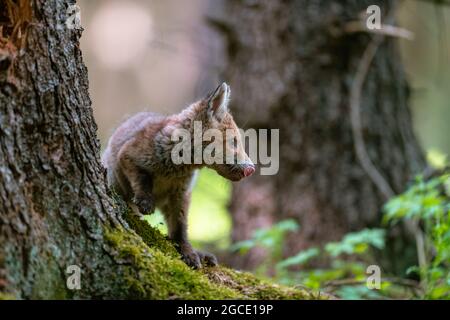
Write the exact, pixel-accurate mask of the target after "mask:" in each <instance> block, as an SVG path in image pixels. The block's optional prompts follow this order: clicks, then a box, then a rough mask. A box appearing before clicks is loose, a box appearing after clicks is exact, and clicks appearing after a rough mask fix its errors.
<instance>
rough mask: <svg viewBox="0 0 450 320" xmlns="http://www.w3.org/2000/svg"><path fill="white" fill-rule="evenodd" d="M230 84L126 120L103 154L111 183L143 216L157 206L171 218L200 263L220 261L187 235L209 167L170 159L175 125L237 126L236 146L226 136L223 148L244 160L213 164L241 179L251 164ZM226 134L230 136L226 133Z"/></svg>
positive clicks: (184, 249) (191, 261)
mask: <svg viewBox="0 0 450 320" xmlns="http://www.w3.org/2000/svg"><path fill="white" fill-rule="evenodd" d="M228 98H229V87H228V86H227V85H226V84H222V85H221V86H220V87H219V88H218V89H216V91H215V92H214V93H213V94H212V95H210V97H208V98H205V99H202V100H200V101H198V102H196V103H194V104H192V105H190V106H189V107H188V108H186V109H185V110H183V111H182V112H181V113H179V114H175V115H172V116H167V117H165V116H161V115H158V114H155V113H150V112H142V113H139V114H136V115H135V116H133V117H131V118H130V119H128V120H126V121H125V122H124V123H122V124H121V125H120V126H119V127H118V128H117V129H116V131H115V132H114V134H113V135H112V136H111V138H110V140H109V143H108V147H107V148H106V150H105V152H104V155H103V157H102V162H103V164H104V166H105V167H106V168H107V172H108V184H109V185H110V187H111V188H113V189H114V190H115V191H116V192H118V193H119V194H120V195H121V196H122V197H123V198H124V200H125V201H127V202H128V203H130V204H132V205H135V206H136V207H137V209H138V211H140V212H141V213H142V214H146V213H147V214H148V213H153V212H154V210H155V207H158V208H159V209H160V210H161V211H162V213H163V214H164V217H165V219H166V222H167V225H168V229H169V237H170V238H171V239H172V240H173V241H175V242H176V243H177V244H178V249H179V251H180V253H181V254H182V256H183V259H184V260H185V262H186V263H187V264H188V265H190V266H193V267H201V261H202V260H204V262H206V263H207V264H212V265H215V264H216V263H217V260H216V258H215V257H214V256H213V255H212V254H209V253H202V252H199V251H197V250H194V249H193V248H192V246H191V244H190V243H189V241H188V237H187V214H188V207H189V202H190V189H191V184H192V180H193V176H194V173H195V170H196V169H199V168H201V167H203V166H205V165H198V164H181V165H176V164H174V163H173V162H172V160H171V150H172V148H173V147H174V144H175V142H172V141H171V135H172V133H173V132H174V130H176V129H186V130H189V131H190V132H193V122H194V121H202V126H203V129H204V130H206V129H208V128H216V129H219V130H220V131H221V132H223V134H224V135H225V130H226V129H232V130H233V133H234V134H235V135H236V138H237V140H238V143H237V144H236V145H235V146H234V147H233V146H231V145H229V144H227V142H226V141H225V139H224V147H225V148H228V149H229V148H232V149H233V150H232V151H233V152H234V154H235V158H236V159H237V161H239V162H240V164H238V163H235V164H232V165H231V164H213V165H209V167H210V168H212V169H214V170H216V171H217V172H218V173H219V174H220V175H222V176H224V177H226V178H228V179H230V180H233V181H237V180H240V179H241V178H242V177H243V173H242V170H243V168H245V166H247V167H248V166H252V167H253V164H252V163H251V161H250V159H249V158H248V156H247V155H246V153H245V151H244V149H243V147H242V145H241V142H240V135H239V131H238V127H237V126H236V124H235V122H234V120H233V117H232V116H231V114H230V113H229V112H228V109H227V103H228ZM224 137H225V136H224Z"/></svg>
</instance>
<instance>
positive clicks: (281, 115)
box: [211, 0, 425, 268]
mask: <svg viewBox="0 0 450 320" xmlns="http://www.w3.org/2000/svg"><path fill="white" fill-rule="evenodd" d="M393 3H394V2H392V1H375V2H374V1H360V0H358V1H356V0H345V1H333V3H330V1H325V0H322V1H306V0H305V1H300V0H291V1H269V0H268V1H243V0H241V1H226V2H225V8H226V14H225V15H224V16H225V17H226V19H221V18H218V17H213V18H212V19H211V23H212V25H213V26H215V27H216V28H217V29H218V30H220V31H221V33H222V34H223V35H224V36H225V41H226V45H225V47H226V58H227V63H226V66H225V67H224V72H223V75H224V78H225V79H227V81H229V82H230V85H231V88H232V101H231V103H232V104H231V109H232V110H233V111H234V114H235V118H236V120H237V122H238V124H240V125H242V126H245V128H256V129H258V128H269V129H271V128H274V129H280V170H279V173H278V174H277V175H275V176H256V177H252V178H251V179H247V180H245V181H243V182H242V183H239V184H236V185H235V186H234V188H233V197H232V202H231V212H232V217H233V234H232V239H233V241H240V240H243V239H248V238H249V237H251V234H252V232H253V231H254V230H255V228H261V227H266V226H267V225H269V224H270V223H272V222H274V221H278V220H282V219H287V218H294V219H296V220H297V221H298V222H299V224H300V231H299V232H298V233H297V234H295V235H291V236H290V237H289V239H288V243H286V245H285V254H286V255H292V254H295V253H297V252H298V251H299V250H302V249H305V248H308V247H311V246H315V245H320V244H323V243H325V242H328V241H334V240H338V239H340V238H341V237H342V236H343V235H344V234H345V233H347V232H350V231H356V230H360V229H362V228H364V227H375V226H378V225H379V224H380V217H381V207H382V205H383V204H384V203H385V201H386V198H385V197H384V196H383V194H382V193H381V192H380V190H379V189H378V188H377V187H376V185H375V184H374V182H373V181H372V180H371V179H370V177H369V176H368V174H367V172H366V171H365V170H364V169H363V167H362V165H361V162H360V161H359V160H358V157H357V156H356V153H355V137H354V135H353V134H352V123H351V117H350V107H349V104H350V102H349V93H350V91H351V86H352V84H353V79H354V78H355V73H356V70H357V68H358V65H359V63H360V61H361V57H362V55H363V52H364V50H365V49H366V47H367V46H368V44H369V42H370V41H371V40H370V39H372V35H369V34H368V33H366V32H360V33H346V32H345V31H344V29H345V25H346V23H347V22H349V21H354V20H358V19H360V18H359V17H360V14H361V13H365V12H366V8H367V7H368V6H369V5H372V4H378V5H379V6H380V7H381V8H382V12H383V13H382V17H383V18H385V16H386V14H387V13H388V12H389V11H390V10H391V9H392V8H393V7H394V5H393ZM408 96H409V89H408V86H407V82H406V79H405V74H404V71H403V68H402V64H401V61H400V58H399V54H398V53H397V50H396V45H395V40H392V39H386V40H385V41H384V43H383V44H382V45H381V46H380V48H379V49H378V51H377V54H376V56H375V59H374V61H373V62H372V64H371V67H370V69H369V72H368V75H367V77H366V79H365V82H364V86H363V91H362V98H361V104H360V113H361V118H362V120H361V121H362V133H363V139H364V144H365V148H366V150H367V152H368V155H369V157H370V160H371V162H372V163H374V164H375V167H376V169H377V170H378V172H379V173H380V174H381V176H382V177H383V178H384V179H385V180H386V181H387V183H388V184H389V185H390V187H391V188H392V189H393V190H394V191H395V192H400V191H402V190H403V189H404V188H405V187H406V184H407V182H408V181H410V179H411V178H412V177H413V175H414V174H417V173H419V172H420V171H421V170H422V169H423V168H424V164H425V163H424V157H423V154H422V151H421V149H420V147H419V146H418V143H417V141H416V138H415V136H414V133H413V129H412V124H411V115H410V110H409V108H408ZM400 247H401V248H404V247H403V246H400ZM402 250H403V249H400V248H398V251H397V252H395V253H394V254H393V256H395V255H398V254H400V256H403V257H404V255H403V254H402ZM261 259H262V255H261V251H258V252H255V251H253V252H250V254H249V255H247V256H246V257H245V258H244V259H242V258H239V259H236V261H234V264H233V265H234V266H237V267H243V268H251V267H254V266H256V265H257V264H258V263H259V262H260V261H261Z"/></svg>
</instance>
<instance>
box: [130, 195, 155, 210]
mask: <svg viewBox="0 0 450 320" xmlns="http://www.w3.org/2000/svg"><path fill="white" fill-rule="evenodd" d="M133 202H134V204H135V205H136V206H137V207H138V209H139V212H140V213H142V214H152V213H153V212H155V202H154V201H153V199H152V198H151V197H149V196H146V197H134V199H133Z"/></svg>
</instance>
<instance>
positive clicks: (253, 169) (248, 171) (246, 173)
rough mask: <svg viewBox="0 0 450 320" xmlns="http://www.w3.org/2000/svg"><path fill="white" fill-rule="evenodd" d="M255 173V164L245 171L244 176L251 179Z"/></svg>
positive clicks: (248, 166) (247, 167)
mask: <svg viewBox="0 0 450 320" xmlns="http://www.w3.org/2000/svg"><path fill="white" fill-rule="evenodd" d="M254 172H255V166H254V165H253V164H249V165H247V166H246V167H245V169H244V176H245V177H249V176H251V175H252V174H253V173H254Z"/></svg>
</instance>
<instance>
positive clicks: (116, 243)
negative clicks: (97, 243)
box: [105, 229, 244, 299]
mask: <svg viewBox="0 0 450 320" xmlns="http://www.w3.org/2000/svg"><path fill="white" fill-rule="evenodd" d="M105 238H106V240H107V242H108V243H109V244H110V245H111V246H112V247H113V248H115V250H116V252H115V256H116V259H118V260H119V261H121V262H131V263H129V264H128V265H124V268H125V270H124V274H125V280H126V281H127V283H128V287H129V289H130V290H131V292H132V294H131V295H132V296H133V297H134V298H143V299H239V298H244V297H243V296H242V295H241V294H239V293H238V292H236V291H234V290H232V289H230V288H227V287H226V286H224V285H218V284H214V283H212V282H211V281H209V279H208V277H207V276H206V275H204V274H202V273H201V272H198V271H195V270H192V269H190V268H189V267H188V266H187V265H186V264H184V263H183V262H182V261H181V260H180V259H179V258H178V257H174V256H173V255H170V254H165V253H163V252H162V251H160V250H159V249H157V248H153V247H149V246H147V245H146V244H145V243H144V242H143V241H142V239H141V238H140V237H139V236H138V235H136V234H134V233H133V232H130V231H126V230H123V229H114V230H105Z"/></svg>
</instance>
